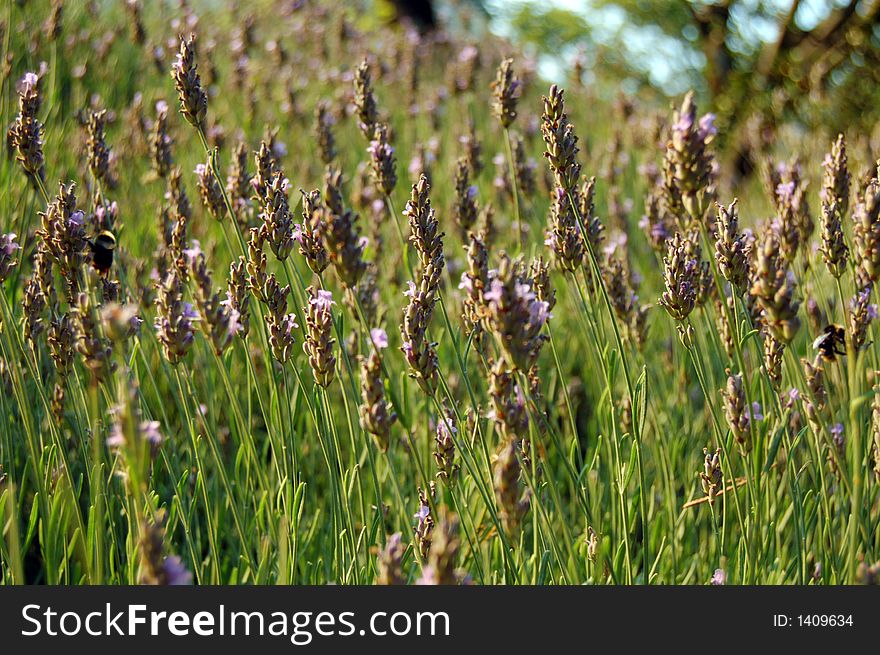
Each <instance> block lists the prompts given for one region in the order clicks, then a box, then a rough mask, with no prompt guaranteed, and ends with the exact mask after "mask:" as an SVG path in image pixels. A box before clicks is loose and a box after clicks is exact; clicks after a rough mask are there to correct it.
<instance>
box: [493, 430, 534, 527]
mask: <svg viewBox="0 0 880 655" xmlns="http://www.w3.org/2000/svg"><path fill="white" fill-rule="evenodd" d="M520 471H521V466H520V462H519V458H518V456H517V448H516V442H515V441H513V440H508V441H507V443H505V444H504V445H503V446H502V447H501V451H500V452H499V453H498V455H497V456H496V458H495V462H494V464H493V482H494V487H495V499H496V501H497V502H498V510H499V512H498V514H499V516H500V518H501V523H502V525H503V526H504V530H505V531H506V532H507V534H508V535H514V534H516V532H517V531H518V529H519V527H520V524H521V522H522V519H523V516H524V515H525V513H526V512H527V511H528V508H529V503H528V499H527V496H526V495H525V494H524V493H523V490H522V483H521V482H520Z"/></svg>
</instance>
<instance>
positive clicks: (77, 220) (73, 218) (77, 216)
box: [67, 209, 86, 227]
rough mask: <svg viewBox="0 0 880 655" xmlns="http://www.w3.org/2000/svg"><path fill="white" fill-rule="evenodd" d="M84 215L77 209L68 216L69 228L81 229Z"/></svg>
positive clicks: (84, 219) (83, 223) (84, 218)
mask: <svg viewBox="0 0 880 655" xmlns="http://www.w3.org/2000/svg"><path fill="white" fill-rule="evenodd" d="M85 221H86V215H85V214H83V212H82V210H79V209H77V210H76V211H75V212H73V213H72V214H71V215H70V218H68V219H67V222H68V224H69V225H70V226H71V227H82V226H83V225H85Z"/></svg>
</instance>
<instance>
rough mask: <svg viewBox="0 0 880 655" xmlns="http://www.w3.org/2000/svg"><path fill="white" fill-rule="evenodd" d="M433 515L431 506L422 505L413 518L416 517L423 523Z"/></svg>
mask: <svg viewBox="0 0 880 655" xmlns="http://www.w3.org/2000/svg"><path fill="white" fill-rule="evenodd" d="M430 515H431V508H430V507H428V506H427V505H420V506H419V511H418V512H416V513H415V514H413V518H414V519H416V520H417V521H418V522H419V524H421V523H422V522H423V521H424V520H425V519H426V518H428V517H429V516H430Z"/></svg>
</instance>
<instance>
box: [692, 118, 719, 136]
mask: <svg viewBox="0 0 880 655" xmlns="http://www.w3.org/2000/svg"><path fill="white" fill-rule="evenodd" d="M717 133H718V128H717V127H715V114H712V113H709V114H706V115H704V116H703V117H702V118H701V119H700V125H699V127H698V128H697V134H699V136H700V139H701V140H702V141H704V142H705V141H708V140H709V139H710V138H712V137H713V136H715V135H716V134H717Z"/></svg>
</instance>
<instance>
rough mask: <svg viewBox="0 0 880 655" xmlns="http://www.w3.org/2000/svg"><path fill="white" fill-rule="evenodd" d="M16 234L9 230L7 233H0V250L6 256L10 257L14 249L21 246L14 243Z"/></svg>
mask: <svg viewBox="0 0 880 655" xmlns="http://www.w3.org/2000/svg"><path fill="white" fill-rule="evenodd" d="M15 238H16V234H15V233H14V232H10V233H9V234H0V252H2V253H3V254H4V255H6V256H7V257H12V255H13V254H14V253H15V251H16V250H19V249H20V248H21V246H20V245H18V244H17V243H15Z"/></svg>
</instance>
